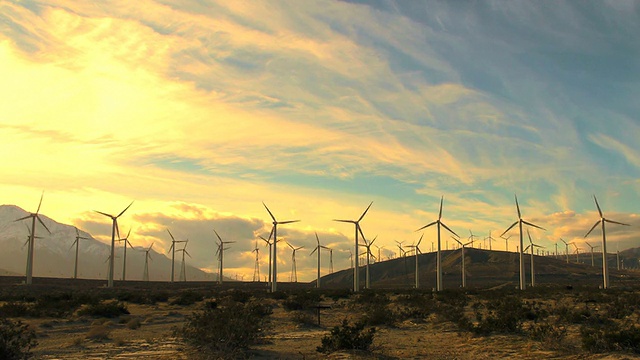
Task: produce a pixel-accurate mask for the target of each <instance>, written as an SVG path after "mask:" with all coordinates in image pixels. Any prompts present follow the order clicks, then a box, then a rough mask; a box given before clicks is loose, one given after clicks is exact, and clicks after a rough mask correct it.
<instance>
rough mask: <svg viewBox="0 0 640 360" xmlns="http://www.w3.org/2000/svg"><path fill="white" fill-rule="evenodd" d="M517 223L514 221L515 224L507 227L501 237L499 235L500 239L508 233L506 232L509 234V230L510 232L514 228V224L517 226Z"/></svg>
mask: <svg viewBox="0 0 640 360" xmlns="http://www.w3.org/2000/svg"><path fill="white" fill-rule="evenodd" d="M517 223H518V222H517V221H516V222H514V223H513V224H511V226H509V227H508V228H507V230H505V231H504V232H503V233H502V235H500V237H502V236H503V235H504V234H506V233H508V232H509V230H511V229H512V228H513V227H514V226H516V224H517Z"/></svg>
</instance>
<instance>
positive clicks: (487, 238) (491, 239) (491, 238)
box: [484, 230, 496, 251]
mask: <svg viewBox="0 0 640 360" xmlns="http://www.w3.org/2000/svg"><path fill="white" fill-rule="evenodd" d="M484 239H485V240H489V251H491V250H493V247H492V246H491V242H492V241H496V239H494V238H493V237H491V230H489V236H487V237H486V238H484Z"/></svg>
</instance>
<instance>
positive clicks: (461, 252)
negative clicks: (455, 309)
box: [451, 236, 471, 288]
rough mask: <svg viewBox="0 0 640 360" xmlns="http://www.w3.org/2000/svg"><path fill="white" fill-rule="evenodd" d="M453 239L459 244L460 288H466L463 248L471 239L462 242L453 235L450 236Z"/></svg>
mask: <svg viewBox="0 0 640 360" xmlns="http://www.w3.org/2000/svg"><path fill="white" fill-rule="evenodd" d="M451 238H452V239H453V240H455V241H456V242H457V243H458V244H460V262H461V264H460V266H461V267H462V270H461V272H462V288H466V287H467V273H466V270H465V261H464V249H465V247H466V246H467V245H469V244H471V241H469V242H468V243H466V244H463V243H462V242H460V240H458V239H456V238H454V237H453V236H452V237H451Z"/></svg>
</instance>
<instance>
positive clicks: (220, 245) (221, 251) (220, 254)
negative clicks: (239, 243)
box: [213, 229, 235, 284]
mask: <svg viewBox="0 0 640 360" xmlns="http://www.w3.org/2000/svg"><path fill="white" fill-rule="evenodd" d="M213 232H214V233H215V234H216V237H218V240H219V241H220V242H219V243H217V244H218V250H217V251H216V253H217V255H218V258H219V259H220V264H219V265H220V268H219V271H218V284H222V282H223V281H224V280H223V278H224V251H225V250H229V248H226V247H224V246H225V245H226V244H233V243H235V241H222V238H221V237H220V235H218V232H217V231H216V229H213Z"/></svg>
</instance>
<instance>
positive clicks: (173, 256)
mask: <svg viewBox="0 0 640 360" xmlns="http://www.w3.org/2000/svg"><path fill="white" fill-rule="evenodd" d="M167 232H168V233H169V236H171V247H170V248H169V251H170V252H171V279H170V281H171V282H174V280H175V276H174V274H175V271H174V270H175V264H176V250H177V249H176V244H177V243H183V242H186V241H184V240H180V241H177V240H176V239H175V238H174V237H173V234H172V233H171V231H169V229H167Z"/></svg>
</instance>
